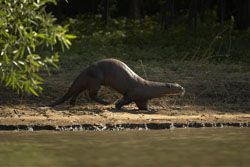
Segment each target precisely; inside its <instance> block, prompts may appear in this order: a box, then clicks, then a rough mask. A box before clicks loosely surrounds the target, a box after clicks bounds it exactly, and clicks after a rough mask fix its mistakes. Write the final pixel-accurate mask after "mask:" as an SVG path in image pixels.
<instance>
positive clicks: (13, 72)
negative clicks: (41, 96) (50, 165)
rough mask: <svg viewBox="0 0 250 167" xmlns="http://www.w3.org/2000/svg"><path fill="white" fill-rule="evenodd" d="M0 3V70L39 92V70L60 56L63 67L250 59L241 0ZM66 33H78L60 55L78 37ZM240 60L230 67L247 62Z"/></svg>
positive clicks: (13, 82) (21, 87) (20, 86)
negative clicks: (95, 63)
mask: <svg viewBox="0 0 250 167" xmlns="http://www.w3.org/2000/svg"><path fill="white" fill-rule="evenodd" d="M1 2H2V6H1V7H0V8H1V12H0V17H1V22H0V23H1V25H0V36H1V38H0V49H1V57H0V75H1V76H0V77H1V80H2V83H4V85H5V86H9V87H12V88H13V89H16V90H17V91H18V92H19V91H21V92H23V91H24V92H26V93H33V94H35V95H38V92H39V91H40V90H42V87H41V85H40V84H41V83H42V81H43V79H42V77H41V75H40V74H41V69H42V68H43V69H47V70H49V67H50V65H53V66H56V64H55V63H57V64H59V65H60V67H62V69H63V70H64V69H72V68H77V66H78V65H83V64H84V65H86V64H88V63H89V62H93V61H95V60H97V59H101V58H106V57H113V58H118V59H121V60H126V61H128V60H132V61H130V62H131V63H133V62H140V63H141V64H142V62H147V61H148V62H147V64H150V62H160V64H163V65H164V64H172V65H169V68H171V69H172V70H184V69H186V67H185V65H183V63H187V65H190V64H189V62H193V63H191V64H192V65H194V63H195V64H197V65H199V66H203V67H204V68H206V67H205V64H207V63H212V64H222V66H223V64H231V65H232V64H235V65H236V66H237V64H240V65H244V64H249V63H250V59H249V55H250V50H249V39H250V31H249V29H248V27H249V23H248V22H247V23H245V22H244V19H247V18H248V17H249V14H248V13H246V12H245V9H244V10H242V11H240V10H239V8H240V7H242V4H238V3H237V2H236V1H230V2H229V3H225V1H218V2H217V1H212V0H211V1H206V3H200V2H202V1H199V0H191V1H188V2H187V1H184V0H181V1H178V2H176V3H174V2H175V1H173V0H161V1H147V0H126V1H120V0H104V1H92V0H91V1H90V0H86V1H69V2H68V3H66V2H65V1H58V3H59V4H58V6H54V5H53V3H56V2H55V1H54V0H42V1H36V0H30V1H8V0H2V1H1ZM51 2H52V3H51ZM246 2H249V1H248V0H247V1H246ZM234 4H238V6H237V5H235V6H234ZM243 4H245V3H243ZM46 5H48V6H47V7H45V6H46ZM91 5H92V6H91ZM121 6H122V7H121ZM245 6H247V5H245ZM197 7H198V8H197ZM199 8H201V9H204V10H203V11H201V10H197V9H199ZM246 8H247V9H246V10H250V8H249V6H247V7H246ZM24 9H25V10H24ZM50 12H52V13H50ZM53 15H55V16H57V19H58V20H57V21H56V19H55V18H54V17H53ZM243 15H244V16H245V17H240V16H243ZM7 16H8V17H7ZM240 18H244V19H240ZM57 24H61V25H62V26H59V25H57ZM67 33H69V34H74V35H76V36H77V37H78V38H77V40H73V41H72V43H73V45H72V47H71V50H65V52H59V54H60V55H61V57H60V62H58V61H59V57H58V54H57V52H58V51H59V50H60V49H61V50H64V47H66V48H68V47H69V45H71V42H70V41H69V39H71V38H74V37H75V36H73V35H68V34H67ZM58 42H59V45H57V43H58ZM180 64H181V65H180ZM134 65H136V64H134ZM236 66H232V67H233V70H236V71H237V70H239V69H244V67H242V68H241V67H239V66H237V67H236ZM153 68H154V67H153Z"/></svg>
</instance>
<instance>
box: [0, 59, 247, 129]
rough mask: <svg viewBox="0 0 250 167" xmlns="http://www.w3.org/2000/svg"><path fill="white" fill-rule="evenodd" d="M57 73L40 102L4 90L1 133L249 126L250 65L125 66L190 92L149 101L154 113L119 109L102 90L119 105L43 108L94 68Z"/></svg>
mask: <svg viewBox="0 0 250 167" xmlns="http://www.w3.org/2000/svg"><path fill="white" fill-rule="evenodd" d="M90 63H91V62H88V63H87V64H81V65H79V66H76V67H75V68H73V69H70V70H69V69H68V68H62V69H59V70H56V71H52V74H51V75H50V76H47V77H46V79H45V83H44V90H43V94H41V95H40V96H39V97H35V96H22V95H17V94H16V93H15V92H13V91H11V90H9V89H6V88H3V87H1V89H0V94H1V99H0V104H1V105H0V129H2V130H12V129H14V130H18V129H26V130H27V129H30V130H32V129H33V130H36V129H38V130H41V129H45V130H49V129H51V130H60V129H63V128H64V129H69V130H72V128H75V129H92V130H98V129H99V130H100V129H103V130H105V129H107V130H115V129H119V128H117V127H121V128H120V129H157V128H158V129H162V128H170V127H173V126H175V127H205V126H207V127H214V126H220V127H221V126H239V127H241V126H249V123H250V105H249V100H250V99H249V97H250V86H249V85H250V84H249V83H250V80H249V70H248V66H243V65H225V64H220V65H215V64H205V65H204V64H203V65H201V64H199V63H197V62H196V63H195V62H172V63H164V62H156V61H149V62H143V63H142V62H141V61H138V62H133V61H125V63H127V64H128V66H130V67H131V69H133V70H134V71H135V72H136V73H138V74H139V75H140V76H142V77H143V78H147V79H149V80H154V81H162V82H177V83H179V84H181V85H182V86H183V87H185V89H186V93H185V95H184V97H163V98H158V99H153V100H151V101H149V108H150V109H152V111H151V112H149V111H141V110H138V109H137V107H136V105H135V104H134V103H132V104H130V105H127V106H124V107H123V108H122V110H116V109H115V106H114V103H115V102H116V100H118V99H119V98H121V95H119V94H117V93H116V92H115V91H113V90H111V89H109V88H106V87H102V88H101V90H100V91H99V95H98V96H99V97H101V98H103V99H105V100H106V101H109V102H111V103H113V104H111V105H108V106H103V105H99V104H97V103H95V102H93V101H92V100H90V99H89V98H88V95H87V94H86V93H82V94H81V95H80V96H79V98H78V99H77V103H76V106H75V107H71V106H70V105H69V104H68V102H65V103H63V104H61V105H58V106H55V107H54V108H50V107H37V106H36V104H46V103H50V102H52V101H55V100H56V99H58V98H60V97H61V96H63V94H64V93H65V92H66V91H67V88H68V87H69V86H70V84H71V82H72V81H73V80H74V79H75V77H76V76H77V75H78V74H79V72H80V71H81V70H82V69H83V68H85V67H87V66H88V64H90Z"/></svg>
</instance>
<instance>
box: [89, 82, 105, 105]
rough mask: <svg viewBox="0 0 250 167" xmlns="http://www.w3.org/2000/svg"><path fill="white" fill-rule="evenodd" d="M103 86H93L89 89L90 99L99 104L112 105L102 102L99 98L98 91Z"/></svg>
mask: <svg viewBox="0 0 250 167" xmlns="http://www.w3.org/2000/svg"><path fill="white" fill-rule="evenodd" d="M100 87H101V85H97V84H96V85H91V87H90V88H89V89H88V90H89V97H90V98H91V99H92V100H94V101H95V102H97V103H100V104H103V105H108V104H110V103H108V102H106V101H104V100H102V99H101V98H99V97H97V94H98V90H99V89H100Z"/></svg>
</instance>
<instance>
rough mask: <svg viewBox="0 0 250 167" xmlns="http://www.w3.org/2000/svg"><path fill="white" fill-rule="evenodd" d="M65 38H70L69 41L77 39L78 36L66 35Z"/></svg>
mask: <svg viewBox="0 0 250 167" xmlns="http://www.w3.org/2000/svg"><path fill="white" fill-rule="evenodd" d="M65 37H66V38H68V39H75V38H77V36H75V35H71V34H66V35H65Z"/></svg>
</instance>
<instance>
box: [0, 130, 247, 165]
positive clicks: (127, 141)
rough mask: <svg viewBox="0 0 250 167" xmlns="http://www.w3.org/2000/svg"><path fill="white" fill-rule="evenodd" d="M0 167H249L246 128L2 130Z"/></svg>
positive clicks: (0, 136)
mask: <svg viewBox="0 0 250 167" xmlns="http://www.w3.org/2000/svg"><path fill="white" fill-rule="evenodd" d="M0 166H1V167H20V166H24V167H39V166H42V167H43V166H44V167H45V166H46V167H59V166H60V167H69V166H70V167H74V166H75V167H78V166H79V167H86V166H90V167H92V166H93V167H99V166H101V167H103V166H105V167H112V166H116V167H120V166H121V167H123V166H133V167H134V166H137V167H147V166H153V167H158V166H159V167H163V166H178V167H179V166H190V167H191V166H192V167H193V166H204V167H208V166H220V167H221V166H223V167H224V166H225V167H231V166H232V167H235V166H250V128H186V129H184V128H183V129H172V130H169V129H168V130H148V131H146V130H142V131H135V130H133V131H132V130H131V131H102V132H96V131H81V132H56V131H38V132H14V131H1V132H0Z"/></svg>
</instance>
